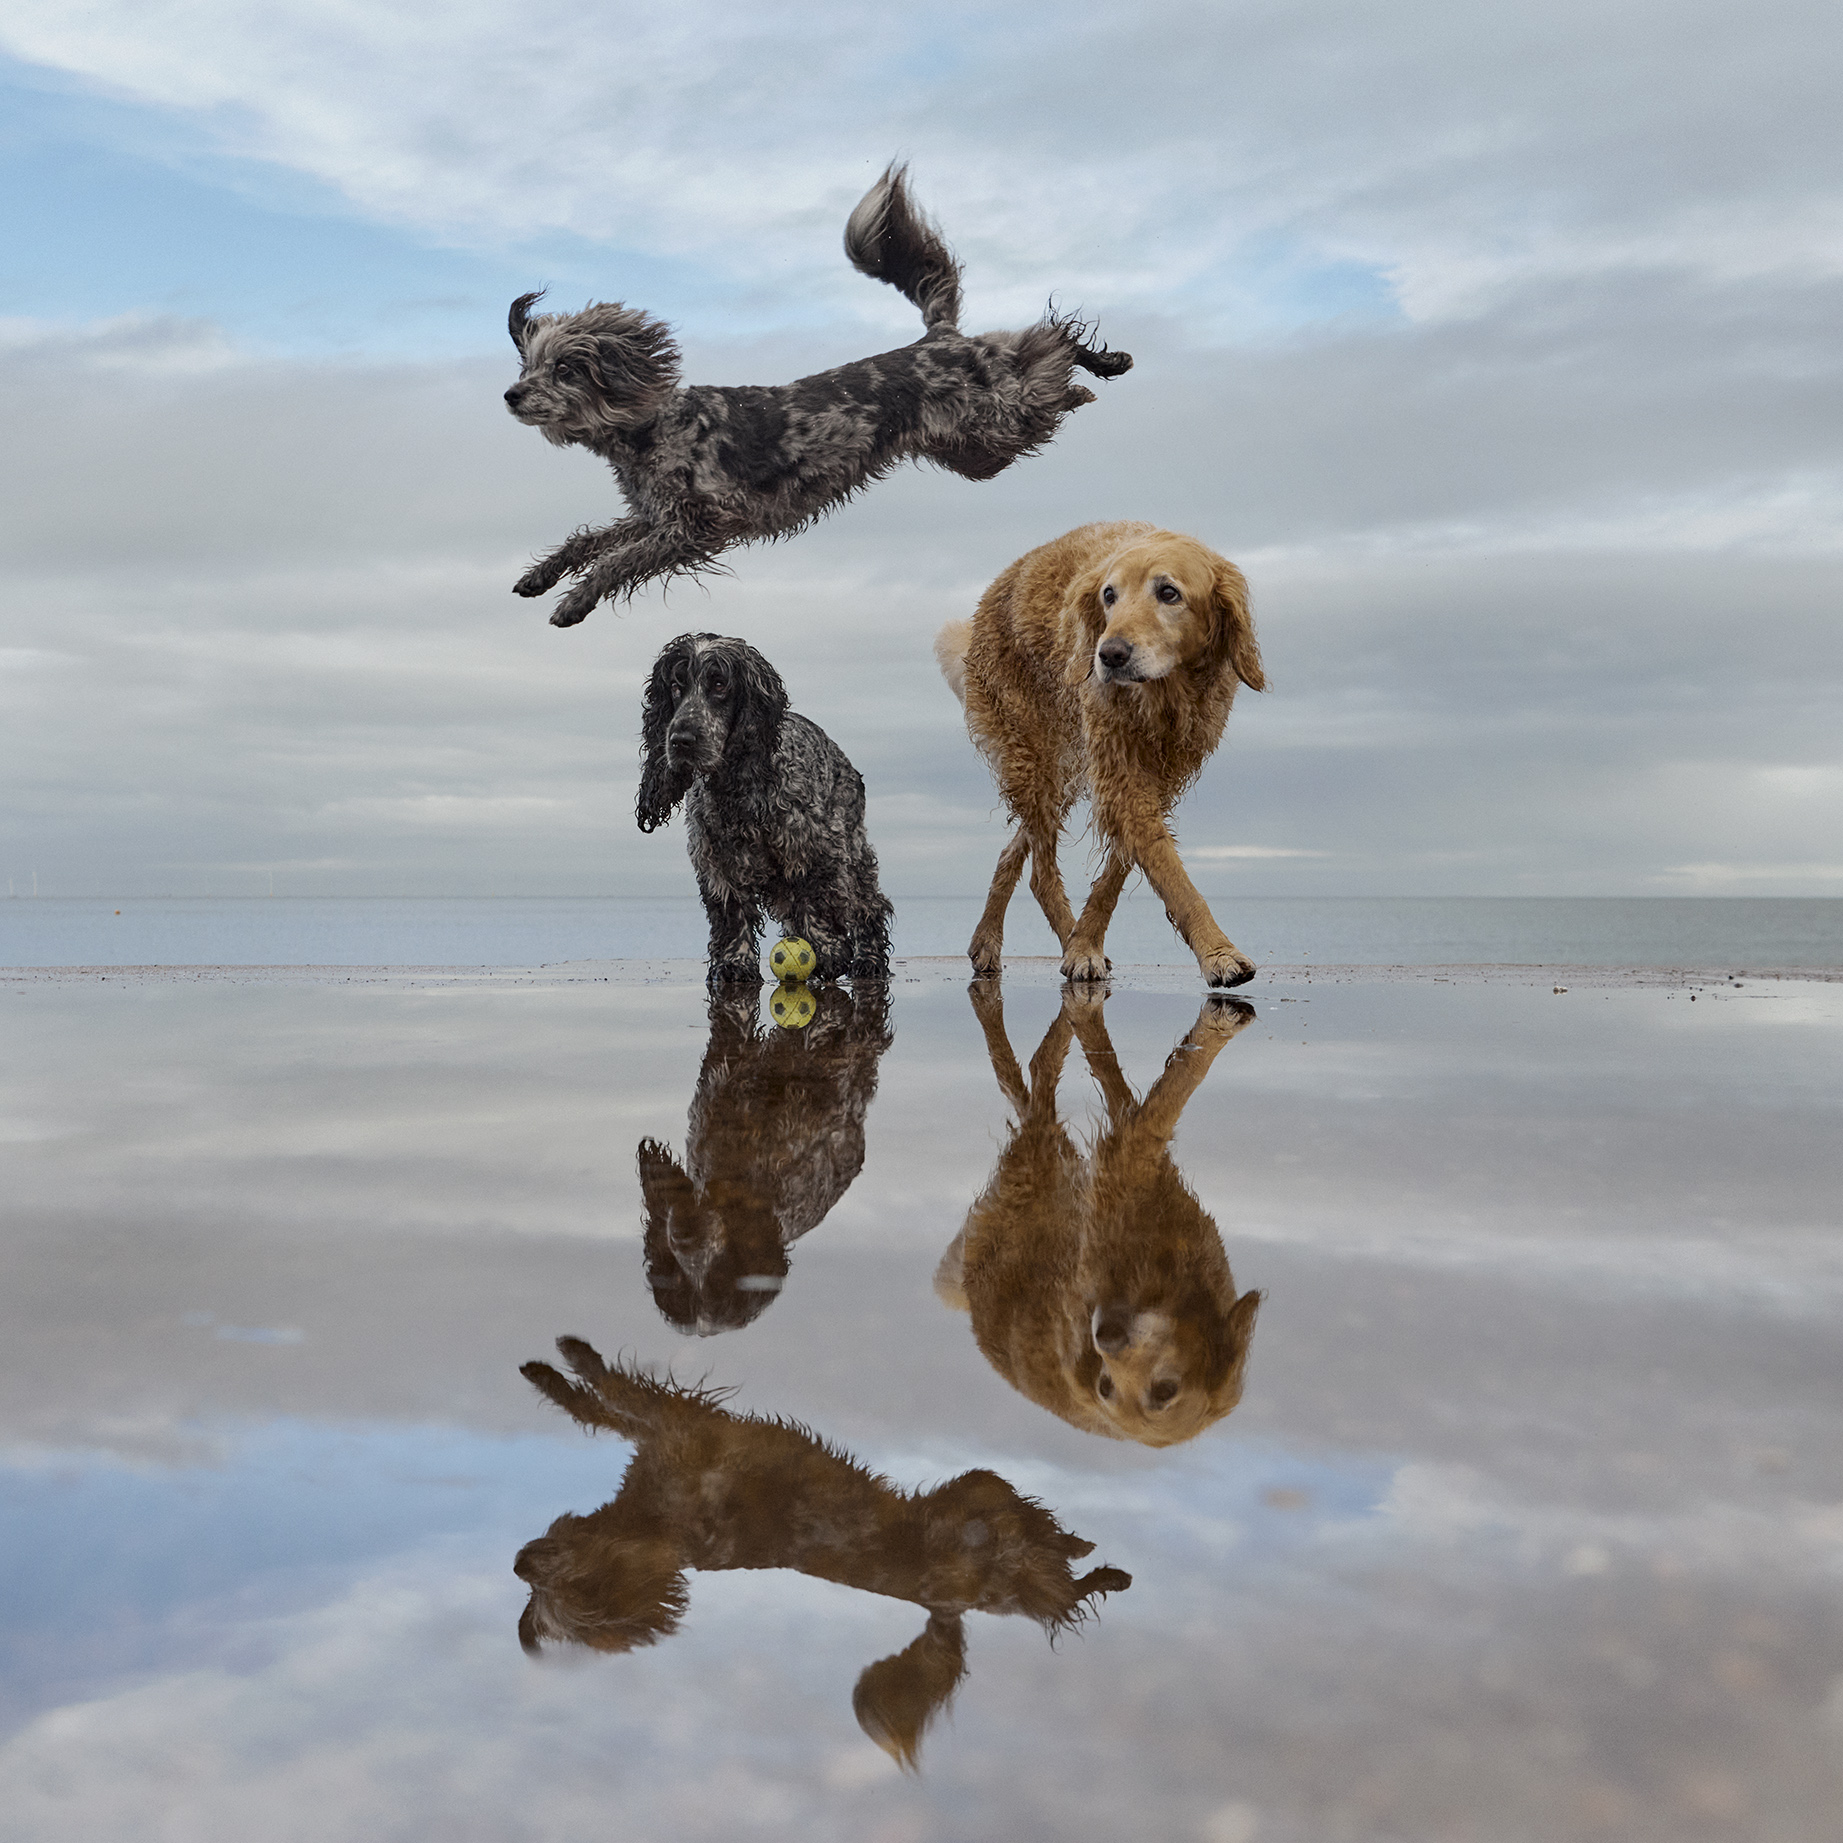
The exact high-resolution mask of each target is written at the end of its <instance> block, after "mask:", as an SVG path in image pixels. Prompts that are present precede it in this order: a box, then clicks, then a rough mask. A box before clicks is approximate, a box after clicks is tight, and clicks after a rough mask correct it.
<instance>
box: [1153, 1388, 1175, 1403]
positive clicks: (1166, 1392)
mask: <svg viewBox="0 0 1843 1843" xmlns="http://www.w3.org/2000/svg"><path fill="white" fill-rule="evenodd" d="M1176 1395H1177V1384H1176V1383H1175V1382H1155V1383H1153V1384H1152V1406H1153V1407H1154V1408H1163V1407H1165V1406H1166V1405H1167V1404H1168V1403H1170V1402H1171V1401H1172V1400H1173V1399H1175V1397H1176Z"/></svg>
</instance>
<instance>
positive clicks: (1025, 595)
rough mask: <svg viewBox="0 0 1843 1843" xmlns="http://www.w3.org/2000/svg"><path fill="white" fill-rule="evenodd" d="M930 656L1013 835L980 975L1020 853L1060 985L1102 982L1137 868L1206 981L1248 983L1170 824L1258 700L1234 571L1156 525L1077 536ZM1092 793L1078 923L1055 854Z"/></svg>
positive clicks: (989, 599) (1012, 576) (1039, 557)
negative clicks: (1246, 694) (1092, 861)
mask: <svg viewBox="0 0 1843 1843" xmlns="http://www.w3.org/2000/svg"><path fill="white" fill-rule="evenodd" d="M935 654H936V657H937V658H938V659H939V660H940V662H941V670H942V672H943V673H944V674H945V675H946V678H947V682H948V683H949V684H950V685H951V686H952V687H953V689H954V692H955V694H956V695H957V696H958V697H959V698H960V701H961V702H962V703H963V704H964V705H965V706H966V727H967V729H968V730H969V731H970V733H971V735H972V738H973V741H974V742H975V743H977V744H978V746H979V748H980V749H981V751H982V752H983V753H984V754H985V756H986V758H987V760H988V761H990V763H991V764H992V769H993V772H994V773H995V774H996V776H997V778H998V788H999V792H1000V794H1002V795H1003V797H1004V802H1005V805H1006V806H1007V807H1008V808H1009V809H1010V811H1011V813H1012V815H1013V817H1014V818H1015V819H1016V820H1017V822H1018V825H1017V830H1016V832H1014V833H1013V834H1012V836H1011V839H1010V841H1009V842H1008V843H1007V844H1006V846H1005V848H1004V850H1003V852H1002V853H1001V854H1000V855H999V860H998V869H997V872H996V874H995V875H994V876H993V878H992V890H991V894H990V895H989V896H988V897H987V899H986V906H985V913H984V915H983V916H982V917H981V918H980V922H979V927H978V929H977V931H976V932H975V933H974V935H973V940H972V945H971V946H970V947H969V949H968V950H967V951H968V953H969V954H970V956H971V958H972V962H973V970H974V971H975V972H977V973H980V974H987V973H996V972H997V971H998V970H999V957H1000V953H1001V950H1002V948H1003V944H1004V924H1005V909H1006V907H1007V905H1008V904H1009V903H1010V901H1011V895H1012V892H1013V891H1014V890H1015V889H1016V888H1017V881H1018V877H1019V875H1020V874H1021V872H1022V871H1023V868H1024V860H1025V859H1026V858H1029V859H1030V865H1031V868H1030V887H1031V890H1032V892H1033V893H1034V894H1035V896H1036V898H1037V901H1038V903H1039V904H1040V905H1041V907H1042V910H1043V913H1044V915H1045V916H1046V917H1047V918H1048V921H1049V925H1050V926H1051V927H1052V928H1053V929H1054V930H1055V931H1056V939H1057V940H1058V941H1059V942H1060V943H1061V945H1062V972H1063V977H1064V978H1065V979H1079V980H1098V979H1101V978H1104V977H1105V976H1106V973H1107V965H1108V962H1107V954H1106V937H1107V924H1108V922H1109V921H1110V920H1111V919H1112V918H1113V911H1114V905H1115V904H1116V903H1117V902H1118V901H1119V899H1120V891H1121V889H1122V888H1123V887H1124V886H1125V883H1126V879H1127V877H1128V876H1129V875H1130V874H1131V872H1132V871H1133V870H1135V869H1138V870H1143V871H1144V872H1145V875H1146V879H1147V881H1148V882H1150V884H1151V885H1152V887H1153V889H1155V890H1156V891H1157V892H1158V894H1159V896H1160V897H1161V898H1162V899H1163V901H1164V905H1165V910H1166V913H1167V914H1168V915H1169V916H1170V917H1171V921H1172V924H1173V925H1174V926H1175V927H1176V929H1177V931H1178V933H1179V934H1181V935H1182V936H1183V937H1184V943H1185V945H1186V946H1187V947H1189V948H1190V950H1191V951H1192V952H1193V953H1194V954H1195V955H1196V956H1197V964H1198V965H1199V966H1200V967H1201V968H1202V969H1203V976H1204V978H1205V979H1206V980H1207V981H1208V982H1209V983H1210V984H1211V985H1213V986H1233V985H1240V984H1241V983H1242V981H1243V980H1245V979H1250V978H1252V977H1253V975H1254V963H1253V962H1252V961H1251V960H1250V959H1249V958H1248V957H1247V955H1246V954H1244V953H1243V952H1242V951H1241V950H1240V948H1238V947H1237V946H1236V945H1235V943H1234V942H1233V941H1231V940H1230V939H1229V937H1228V936H1227V935H1226V934H1224V933H1223V932H1222V930H1221V929H1220V928H1219V927H1218V926H1217V925H1216V921H1215V918H1214V917H1213V916H1212V915H1211V914H1210V912H1209V905H1208V904H1207V903H1206V902H1205V901H1204V900H1203V898H1202V896H1201V895H1200V894H1199V893H1198V891H1197V888H1196V885H1195V884H1193V883H1192V882H1191V880H1190V878H1189V876H1188V875H1187V874H1186V872H1185V870H1184V866H1183V862H1182V860H1181V859H1180V858H1179V857H1178V852H1177V844H1176V842H1175V840H1174V839H1173V838H1172V836H1171V828H1170V825H1169V823H1168V820H1169V815H1170V812H1171V809H1172V807H1173V806H1175V805H1176V804H1177V801H1178V797H1179V796H1180V795H1181V794H1182V793H1183V791H1184V790H1185V788H1187V787H1188V786H1189V785H1190V783H1191V782H1192V781H1194V780H1195V779H1196V777H1197V775H1198V774H1199V773H1200V772H1201V771H1202V768H1203V764H1204V763H1205V762H1206V761H1208V759H1209V757H1210V754H1211V752H1212V751H1213V750H1214V749H1215V747H1216V744H1217V743H1218V742H1219V741H1221V739H1222V731H1223V726H1224V724H1226V723H1227V721H1228V716H1229V706H1230V705H1231V704H1232V703H1233V702H1234V698H1235V688H1236V686H1237V685H1238V684H1241V685H1247V686H1248V687H1249V688H1250V689H1251V690H1254V691H1264V690H1266V688H1267V680H1266V678H1265V676H1264V675H1263V673H1262V670H1261V654H1260V648H1259V647H1258V646H1257V645H1256V643H1255V637H1254V622H1253V618H1252V616H1251V615H1250V613H1249V610H1248V585H1247V583H1246V581H1244V580H1243V577H1242V573H1241V571H1240V570H1238V569H1237V568H1236V567H1235V565H1234V564H1232V563H1231V562H1229V561H1228V559H1227V558H1225V557H1219V556H1217V554H1216V553H1215V552H1214V551H1213V550H1211V549H1209V548H1208V547H1207V546H1206V545H1203V544H1200V543H1198V542H1197V540H1196V539H1195V538H1188V537H1183V536H1181V535H1180V534H1179V533H1177V532H1175V531H1161V530H1160V529H1159V528H1158V527H1157V526H1156V525H1148V524H1141V523H1120V524H1100V525H1083V526H1082V527H1081V528H1080V529H1079V530H1075V531H1071V532H1068V533H1066V534H1065V535H1064V536H1062V537H1059V538H1057V539H1056V540H1055V541H1054V542H1053V543H1050V544H1045V545H1044V546H1043V547H1042V548H1041V549H1039V550H1033V551H1032V552H1031V553H1030V554H1029V555H1028V556H1025V557H1020V558H1019V559H1018V560H1017V562H1015V563H1014V564H1012V565H1011V567H1010V568H1009V569H1008V570H1006V571H1005V572H1004V574H1003V575H1001V576H1000V577H999V578H998V579H997V580H996V581H995V582H994V583H993V584H992V586H991V587H990V588H989V589H987V590H986V592H985V594H984V595H983V596H982V597H981V598H980V602H979V608H978V611H977V613H975V614H974V616H973V618H972V620H971V621H950V622H949V623H948V624H947V626H946V627H944V628H943V629H942V630H941V634H940V638H939V639H938V640H937V641H936V642H935ZM1084 794H1085V795H1087V796H1088V797H1089V798H1090V799H1091V800H1092V802H1093V808H1094V826H1095V831H1096V833H1097V835H1098V836H1099V838H1100V840H1101V842H1102V844H1103V845H1104V846H1105V848H1106V853H1107V858H1106V863H1105V865H1104V866H1103V868H1102V871H1101V874H1100V876H1099V878H1098V879H1097V880H1096V882H1095V885H1094V888H1093V889H1092V890H1091V891H1090V892H1089V896H1088V901H1087V905H1086V906H1085V907H1084V908H1083V910H1082V912H1081V915H1080V917H1079V918H1078V917H1077V916H1076V915H1075V913H1074V912H1073V910H1072V909H1071V908H1070V906H1069V898H1068V893H1067V891H1066V890H1065V889H1064V888H1063V883H1062V876H1061V873H1060V871H1059V870H1058V869H1057V867H1056V845H1057V840H1058V838H1059V837H1060V836H1061V833H1062V828H1063V826H1064V825H1065V823H1066V822H1067V820H1068V816H1069V812H1070V810H1071V809H1072V808H1073V807H1074V805H1075V803H1076V801H1077V800H1079V799H1080V798H1081V797H1082V796H1083V795H1084Z"/></svg>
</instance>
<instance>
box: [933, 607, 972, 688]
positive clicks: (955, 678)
mask: <svg viewBox="0 0 1843 1843" xmlns="http://www.w3.org/2000/svg"><path fill="white" fill-rule="evenodd" d="M972 643H973V624H972V622H971V621H949V622H948V623H947V625H946V626H945V627H943V628H942V629H941V631H940V632H939V633H938V634H936V635H935V636H934V658H935V663H936V664H937V665H939V667H940V668H941V676H942V677H943V678H944V679H946V681H947V683H948V684H949V686H951V687H952V690H953V694H954V696H955V697H957V698H958V699H959V700H960V703H961V705H962V707H964V705H965V703H966V649H967V648H968V647H969V646H971V645H972Z"/></svg>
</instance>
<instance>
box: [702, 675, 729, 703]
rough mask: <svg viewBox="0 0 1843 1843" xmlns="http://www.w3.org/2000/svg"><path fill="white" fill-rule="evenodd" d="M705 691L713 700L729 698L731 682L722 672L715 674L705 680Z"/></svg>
mask: <svg viewBox="0 0 1843 1843" xmlns="http://www.w3.org/2000/svg"><path fill="white" fill-rule="evenodd" d="M704 689H705V691H706V692H707V693H708V694H709V695H710V696H711V697H713V698H722V697H728V696H729V690H730V681H729V680H728V679H727V678H725V677H724V676H723V674H722V673H721V672H713V673H711V675H710V676H709V677H708V678H707V679H705V681H704Z"/></svg>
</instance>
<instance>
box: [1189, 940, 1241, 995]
mask: <svg viewBox="0 0 1843 1843" xmlns="http://www.w3.org/2000/svg"><path fill="white" fill-rule="evenodd" d="M1197 964H1198V965H1199V966H1201V967H1202V968H1203V977H1204V979H1205V980H1207V981H1208V983H1209V984H1211V985H1213V986H1230V985H1246V984H1247V983H1248V981H1249V980H1250V979H1252V978H1253V977H1254V974H1255V965H1254V962H1253V961H1252V960H1250V959H1249V958H1248V956H1247V955H1246V954H1245V953H1243V952H1242V951H1241V949H1240V948H1239V947H1219V948H1217V949H1216V951H1215V952H1214V953H1206V954H1199V955H1198V956H1197Z"/></svg>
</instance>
